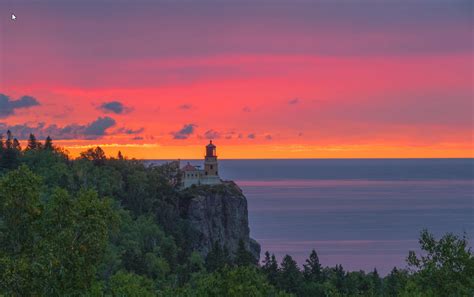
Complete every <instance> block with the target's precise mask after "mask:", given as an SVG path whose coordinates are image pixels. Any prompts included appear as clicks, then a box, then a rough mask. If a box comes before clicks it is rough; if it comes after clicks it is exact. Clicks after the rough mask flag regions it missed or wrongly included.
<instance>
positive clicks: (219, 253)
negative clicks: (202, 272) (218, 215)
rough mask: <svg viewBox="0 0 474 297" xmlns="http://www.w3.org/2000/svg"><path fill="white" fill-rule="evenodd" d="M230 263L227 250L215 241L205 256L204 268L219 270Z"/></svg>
mask: <svg viewBox="0 0 474 297" xmlns="http://www.w3.org/2000/svg"><path fill="white" fill-rule="evenodd" d="M226 265H230V259H229V254H228V251H227V249H226V248H225V247H221V245H220V244H219V243H218V242H217V241H215V242H214V245H213V246H212V249H211V251H210V252H209V253H208V254H207V256H206V269H207V271H209V272H214V271H219V270H221V269H223V268H224V267H225V266H226Z"/></svg>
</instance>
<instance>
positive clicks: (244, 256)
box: [234, 239, 257, 266]
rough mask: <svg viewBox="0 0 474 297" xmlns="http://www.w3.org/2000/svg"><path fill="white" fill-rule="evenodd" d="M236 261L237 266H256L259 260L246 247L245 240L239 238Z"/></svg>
mask: <svg viewBox="0 0 474 297" xmlns="http://www.w3.org/2000/svg"><path fill="white" fill-rule="evenodd" d="M234 263H235V265H237V266H254V265H257V260H256V259H255V257H254V256H253V255H252V253H250V252H249V251H248V250H247V249H246V248H245V244H244V241H243V240H242V239H241V240H239V246H238V248H237V252H236V255H235V259H234Z"/></svg>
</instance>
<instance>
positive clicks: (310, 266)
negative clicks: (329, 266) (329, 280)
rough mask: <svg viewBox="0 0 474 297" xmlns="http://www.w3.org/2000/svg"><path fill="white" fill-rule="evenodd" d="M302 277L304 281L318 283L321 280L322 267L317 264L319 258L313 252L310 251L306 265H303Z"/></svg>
mask: <svg viewBox="0 0 474 297" xmlns="http://www.w3.org/2000/svg"><path fill="white" fill-rule="evenodd" d="M303 268H304V270H303V275H304V277H305V279H306V280H309V281H315V282H319V281H321V280H322V267H321V264H320V263H319V257H318V254H317V253H316V251H315V250H312V251H311V254H310V255H309V258H308V259H307V260H306V264H304V265H303Z"/></svg>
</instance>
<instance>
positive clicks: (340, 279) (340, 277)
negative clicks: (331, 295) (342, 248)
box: [333, 265, 346, 292]
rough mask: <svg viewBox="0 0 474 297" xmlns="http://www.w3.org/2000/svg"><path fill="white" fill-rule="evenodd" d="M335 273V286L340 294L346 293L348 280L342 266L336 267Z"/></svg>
mask: <svg viewBox="0 0 474 297" xmlns="http://www.w3.org/2000/svg"><path fill="white" fill-rule="evenodd" d="M333 272H334V279H333V282H334V286H335V287H336V288H337V289H338V290H339V292H344V283H345V280H346V273H345V272H344V268H343V267H342V265H336V267H334V269H333Z"/></svg>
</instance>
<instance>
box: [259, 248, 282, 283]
mask: <svg viewBox="0 0 474 297" xmlns="http://www.w3.org/2000/svg"><path fill="white" fill-rule="evenodd" d="M262 270H263V272H264V273H265V274H266V275H267V279H268V281H269V282H270V283H271V284H272V285H276V283H277V278H278V263H277V261H276V258H275V255H274V254H272V255H271V256H270V253H269V252H268V251H266V252H265V259H263V266H262Z"/></svg>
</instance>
